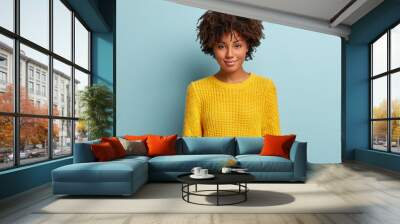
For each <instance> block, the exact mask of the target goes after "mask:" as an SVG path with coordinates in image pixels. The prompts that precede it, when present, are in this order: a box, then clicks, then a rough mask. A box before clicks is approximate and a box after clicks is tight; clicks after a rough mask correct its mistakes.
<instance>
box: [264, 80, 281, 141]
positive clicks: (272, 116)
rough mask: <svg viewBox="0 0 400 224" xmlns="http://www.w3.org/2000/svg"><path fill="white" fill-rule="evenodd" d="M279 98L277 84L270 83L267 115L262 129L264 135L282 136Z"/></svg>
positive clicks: (267, 97)
mask: <svg viewBox="0 0 400 224" xmlns="http://www.w3.org/2000/svg"><path fill="white" fill-rule="evenodd" d="M280 133H281V131H280V124H279V109H278V96H277V93H276V87H275V84H274V83H273V82H272V80H271V82H270V87H269V88H268V91H267V95H266V114H265V121H264V125H263V129H262V135H263V136H264V135H266V134H269V135H280Z"/></svg>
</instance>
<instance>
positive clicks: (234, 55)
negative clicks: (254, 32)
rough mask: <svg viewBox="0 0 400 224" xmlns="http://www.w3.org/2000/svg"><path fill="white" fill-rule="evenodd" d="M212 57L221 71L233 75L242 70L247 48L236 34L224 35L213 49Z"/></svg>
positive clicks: (244, 42)
mask: <svg viewBox="0 0 400 224" xmlns="http://www.w3.org/2000/svg"><path fill="white" fill-rule="evenodd" d="M213 51H214V57H215V59H216V60H217V62H218V64H219V66H220V67H221V70H223V71H224V72H226V73H233V72H236V71H238V70H240V69H242V65H243V62H244V61H245V59H246V53H247V51H248V46H247V43H246V41H245V40H244V39H243V38H242V37H241V36H240V35H239V34H238V33H237V32H235V31H234V32H233V33H225V34H224V35H223V36H222V38H221V40H220V41H219V42H217V43H215V45H214V47H213Z"/></svg>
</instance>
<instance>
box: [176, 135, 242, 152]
mask: <svg viewBox="0 0 400 224" xmlns="http://www.w3.org/2000/svg"><path fill="white" fill-rule="evenodd" d="M180 144H181V148H180V149H181V154H184V155H199V154H225V155H235V139H234V138H220V137H201V138H198V137H183V138H182V139H181V141H180Z"/></svg>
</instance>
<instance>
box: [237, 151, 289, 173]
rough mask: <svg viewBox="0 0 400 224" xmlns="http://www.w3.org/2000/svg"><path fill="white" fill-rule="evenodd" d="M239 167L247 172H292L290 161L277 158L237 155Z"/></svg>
mask: <svg viewBox="0 0 400 224" xmlns="http://www.w3.org/2000/svg"><path fill="white" fill-rule="evenodd" d="M236 159H237V160H238V162H239V165H240V167H242V168H247V169H248V171H249V172H292V171H293V163H292V161H290V160H288V159H285V158H283V157H279V156H260V155H238V156H236Z"/></svg>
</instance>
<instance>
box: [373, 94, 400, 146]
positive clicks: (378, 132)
mask: <svg viewBox="0 0 400 224" xmlns="http://www.w3.org/2000/svg"><path fill="white" fill-rule="evenodd" d="M391 107H392V114H391V117H397V118H398V117H400V100H398V99H394V100H392V105H391ZM387 117H388V113H387V101H386V100H383V101H381V102H380V103H379V105H378V106H376V107H374V108H373V118H387ZM391 128H392V141H393V142H394V141H398V139H399V138H400V122H399V121H398V120H396V121H392V127H391ZM373 134H374V138H380V139H386V136H387V122H386V121H375V122H374V125H373Z"/></svg>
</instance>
